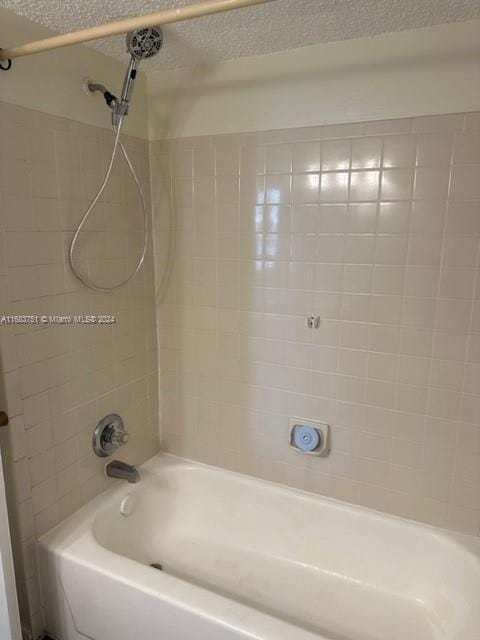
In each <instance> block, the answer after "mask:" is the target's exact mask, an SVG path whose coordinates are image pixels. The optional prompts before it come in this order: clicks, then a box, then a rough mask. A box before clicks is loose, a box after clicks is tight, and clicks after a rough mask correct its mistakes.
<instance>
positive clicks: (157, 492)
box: [39, 456, 480, 640]
mask: <svg viewBox="0 0 480 640" xmlns="http://www.w3.org/2000/svg"><path fill="white" fill-rule="evenodd" d="M141 474H142V479H141V482H140V483H139V484H137V485H128V484H126V483H124V484H121V485H119V486H116V487H115V488H114V489H113V490H111V491H109V492H107V493H105V494H103V495H101V496H99V497H98V498H97V499H96V500H94V501H93V502H91V503H90V504H89V505H87V506H86V507H85V508H84V509H82V510H81V511H79V512H78V513H76V514H75V515H74V516H73V517H72V518H70V519H69V520H67V521H66V522H64V523H62V524H61V525H59V526H58V527H57V528H56V529H54V530H53V531H51V532H50V533H48V534H47V535H45V536H43V538H42V539H41V541H40V549H39V557H40V568H41V574H42V582H43V589H44V598H45V602H46V616H47V628H48V631H49V633H51V634H52V635H53V636H54V637H56V638H58V640H79V639H80V638H89V639H93V640H239V639H241V638H242V639H246V638H250V639H252V638H257V639H262V640H313V639H314V638H316V639H317V640H318V639H319V638H322V639H329V640H440V639H442V640H443V639H445V640H478V639H480V541H478V540H477V539H475V538H470V537H468V536H460V535H455V534H451V533H448V532H444V531H441V530H437V529H433V528H429V527H425V526H421V525H418V524H414V523H411V522H407V521H404V520H401V519H398V518H392V517H388V516H384V515H380V514H378V513H376V512H373V511H370V510H368V509H362V508H356V507H352V506H348V505H345V504H342V503H339V502H336V501H333V500H327V499H322V498H319V497H317V496H314V495H311V494H307V493H302V492H299V491H294V490H289V489H287V488H285V487H282V486H278V485H274V484H270V483H267V482H262V481H259V480H255V479H252V478H249V477H245V476H241V475H237V474H234V473H229V472H226V471H222V470H219V469H215V468H211V467H207V466H204V465H200V464H196V463H191V462H188V461H185V460H182V459H180V458H175V457H172V456H159V457H156V458H154V459H152V460H151V461H150V462H149V463H147V464H146V465H145V466H144V467H142V469H141ZM126 496H131V497H130V498H127V500H126V501H125V500H124V499H125V497H126ZM122 501H124V502H123V510H124V511H127V512H128V511H129V510H131V513H130V515H122V513H121V505H122ZM152 563H156V564H161V565H162V567H163V570H159V569H155V568H152V567H150V566H149V565H151V564H152Z"/></svg>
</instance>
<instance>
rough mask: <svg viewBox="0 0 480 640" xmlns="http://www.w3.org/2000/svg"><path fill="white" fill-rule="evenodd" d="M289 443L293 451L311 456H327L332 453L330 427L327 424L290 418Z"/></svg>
mask: <svg viewBox="0 0 480 640" xmlns="http://www.w3.org/2000/svg"><path fill="white" fill-rule="evenodd" d="M289 428H290V431H289V443H290V446H291V447H292V449H295V450H296V451H298V452H299V453H306V454H307V455H310V456H327V455H328V453H329V451H330V438H329V435H330V427H329V426H328V424H327V423H326V422H317V421H313V420H305V419H303V418H290V420H289Z"/></svg>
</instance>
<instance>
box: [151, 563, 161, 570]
mask: <svg viewBox="0 0 480 640" xmlns="http://www.w3.org/2000/svg"><path fill="white" fill-rule="evenodd" d="M150 566H151V567H152V568H153V569H158V570H159V571H163V567H162V565H161V564H159V563H158V562H152V564H151V565H150Z"/></svg>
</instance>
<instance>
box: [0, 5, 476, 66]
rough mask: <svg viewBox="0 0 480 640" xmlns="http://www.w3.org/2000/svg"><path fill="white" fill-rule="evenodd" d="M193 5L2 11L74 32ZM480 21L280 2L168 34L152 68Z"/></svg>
mask: <svg viewBox="0 0 480 640" xmlns="http://www.w3.org/2000/svg"><path fill="white" fill-rule="evenodd" d="M190 3H191V0H157V1H153V0H43V1H40V0H3V1H2V3H1V4H2V6H3V7H5V8H7V9H11V10H13V11H15V12H16V13H18V14H20V15H24V16H26V17H28V18H30V19H31V20H33V21H35V22H38V23H40V24H42V25H44V26H47V27H50V28H51V29H54V30H56V31H60V32H66V31H73V30H77V29H82V28H85V27H90V26H94V25H98V24H101V23H103V22H108V21H112V20H116V19H119V18H122V17H126V16H134V15H142V14H147V13H152V12H154V11H159V10H161V9H166V8H171V7H179V6H183V5H186V4H190ZM479 17H480V3H478V2H477V0H456V1H454V2H452V1H451V0H422V2H418V0H362V2H359V1H358V0H344V1H343V2H338V1H337V0H277V1H276V2H272V3H269V4H266V5H263V6H258V7H251V8H249V9H241V10H238V11H232V12H229V13H224V14H219V15H216V16H210V17H205V18H199V19H196V20H190V21H187V22H183V23H178V24H177V25H175V26H173V25H172V26H168V27H166V28H165V32H166V42H165V44H166V46H165V47H164V49H163V51H162V53H161V55H160V56H158V57H156V58H154V59H153V60H151V61H148V63H145V66H144V69H146V70H147V71H148V70H153V69H166V68H175V67H184V66H190V65H194V64H199V63H203V64H207V63H214V62H222V61H224V60H230V59H234V58H239V57H242V56H252V55H259V54H265V53H272V52H275V51H284V50H287V49H293V48H297V47H303V46H307V45H311V44H317V43H320V42H333V41H336V40H348V39H351V38H360V37H365V36H374V35H378V34H380V33H387V32H392V31H403V30H405V29H414V28H419V27H426V26H430V25H436V24H443V23H448V22H457V21H464V20H471V19H474V18H479ZM6 44H13V43H6ZM2 45H3V46H5V44H4V43H2ZM92 46H94V47H95V48H97V49H99V50H100V51H102V52H103V53H106V54H107V55H110V56H113V57H115V58H118V59H120V60H124V59H125V57H126V54H125V45H124V39H123V37H121V36H117V37H114V38H108V39H106V40H102V41H98V42H96V43H93V44H92Z"/></svg>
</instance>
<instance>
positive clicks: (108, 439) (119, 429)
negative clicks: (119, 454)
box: [93, 413, 130, 458]
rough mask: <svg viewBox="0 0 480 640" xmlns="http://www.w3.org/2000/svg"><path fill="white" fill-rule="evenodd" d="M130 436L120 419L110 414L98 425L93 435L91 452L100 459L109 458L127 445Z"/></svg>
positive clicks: (114, 414)
mask: <svg viewBox="0 0 480 640" xmlns="http://www.w3.org/2000/svg"><path fill="white" fill-rule="evenodd" d="M129 438H130V436H129V434H128V432H127V431H126V430H125V427H124V426H123V420H122V418H121V417H120V416H119V415H117V414H116V413H110V414H109V415H108V416H105V417H104V418H102V420H100V422H99V423H98V425H97V427H96V429H95V432H94V434H93V450H94V451H95V453H96V454H97V456H100V457H101V458H107V457H108V456H111V455H112V454H113V453H115V451H116V450H117V449H118V448H119V447H122V446H123V445H125V444H127V442H128V440H129Z"/></svg>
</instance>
